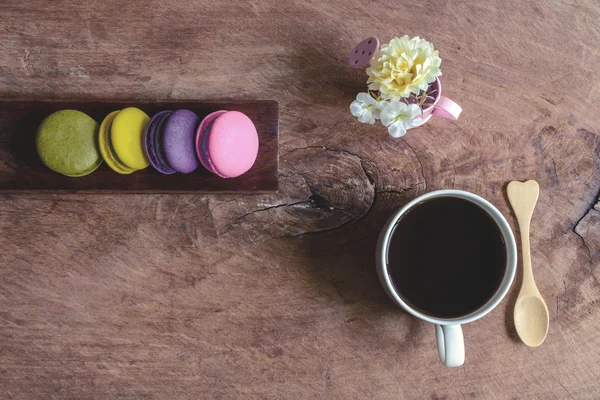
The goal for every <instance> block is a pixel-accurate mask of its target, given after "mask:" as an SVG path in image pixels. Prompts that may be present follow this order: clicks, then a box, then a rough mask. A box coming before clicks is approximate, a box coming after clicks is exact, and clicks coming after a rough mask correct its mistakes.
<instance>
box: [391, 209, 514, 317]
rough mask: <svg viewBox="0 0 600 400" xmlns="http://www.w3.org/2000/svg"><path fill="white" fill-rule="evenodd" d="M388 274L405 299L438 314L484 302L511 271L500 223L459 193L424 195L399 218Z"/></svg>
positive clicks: (459, 313)
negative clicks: (448, 195) (419, 201)
mask: <svg viewBox="0 0 600 400" xmlns="http://www.w3.org/2000/svg"><path fill="white" fill-rule="evenodd" d="M388 251H389V253H388V273H389V275H390V278H391V280H392V282H393V284H394V287H395V288H396V291H397V292H398V294H399V295H400V297H402V299H403V300H404V301H405V302H406V303H408V304H409V305H410V306H411V307H413V308H415V309H416V310H418V311H420V312H422V313H424V314H427V315H430V316H432V317H437V318H456V317H461V316H464V315H467V314H470V313H471V312H473V311H476V310H477V309H479V308H480V307H482V306H483V305H484V304H485V303H486V302H487V301H488V300H490V298H491V297H492V296H493V295H494V293H495V292H496V291H497V290H498V288H499V286H500V283H501V282H502V279H503V277H504V273H505V270H506V247H505V244H504V238H503V236H502V233H501V231H500V228H499V227H498V225H497V224H496V222H495V221H494V220H493V219H492V217H491V216H490V215H489V214H488V213H487V211H485V210H484V209H483V208H481V207H480V206H478V205H476V204H474V203H471V202H470V201H467V200H464V199H461V198H458V197H436V198H432V199H429V200H425V201H424V202H423V203H420V204H418V205H416V206H414V207H413V208H411V209H410V210H408V212H406V213H405V214H404V215H403V216H402V217H401V218H400V220H399V221H398V222H397V223H396V226H395V227H394V230H393V232H392V235H391V238H390V242H389V250H388Z"/></svg>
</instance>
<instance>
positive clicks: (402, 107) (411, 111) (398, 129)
mask: <svg viewBox="0 0 600 400" xmlns="http://www.w3.org/2000/svg"><path fill="white" fill-rule="evenodd" d="M420 115H421V107H419V106H418V105H416V104H406V103H404V102H402V101H400V100H391V101H390V102H389V104H388V105H387V106H386V107H385V108H384V109H383V110H382V111H381V123H382V124H383V125H385V126H387V128H388V132H389V133H390V135H392V137H395V138H397V137H400V136H404V134H405V133H406V130H407V129H410V128H414V127H415V126H417V125H418V124H419V122H421V121H420V117H419V116H420Z"/></svg>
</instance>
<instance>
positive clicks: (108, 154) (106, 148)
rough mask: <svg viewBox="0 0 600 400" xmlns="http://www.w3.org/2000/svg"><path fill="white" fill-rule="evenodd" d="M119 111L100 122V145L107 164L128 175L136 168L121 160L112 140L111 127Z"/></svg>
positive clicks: (114, 169)
mask: <svg viewBox="0 0 600 400" xmlns="http://www.w3.org/2000/svg"><path fill="white" fill-rule="evenodd" d="M119 112H120V110H118V111H113V112H111V113H110V114H108V115H107V116H106V117H105V118H104V120H102V123H101V124H100V131H99V132H98V145H99V147H100V153H101V154H102V158H104V161H106V164H107V165H108V166H109V167H110V169H112V170H113V171H115V172H117V173H119V174H123V175H127V174H131V173H132V172H134V171H135V170H134V169H132V168H129V167H128V166H126V165H125V164H123V163H122V162H121V160H119V158H118V157H117V154H116V153H115V150H114V149H113V148H112V144H111V142H110V128H111V126H112V123H113V121H114V119H115V117H116V116H117V114H118V113H119Z"/></svg>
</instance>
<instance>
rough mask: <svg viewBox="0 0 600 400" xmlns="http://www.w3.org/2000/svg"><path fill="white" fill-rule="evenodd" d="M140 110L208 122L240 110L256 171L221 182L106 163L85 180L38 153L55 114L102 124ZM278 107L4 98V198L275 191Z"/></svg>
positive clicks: (0, 139) (0, 163)
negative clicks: (255, 141) (252, 130)
mask: <svg viewBox="0 0 600 400" xmlns="http://www.w3.org/2000/svg"><path fill="white" fill-rule="evenodd" d="M125 107H138V108H140V109H142V111H144V112H145V113H147V114H148V115H150V116H152V115H154V114H156V113H157V112H159V111H162V110H177V109H187V110H191V111H193V112H195V113H196V114H197V115H198V116H199V117H200V118H204V117H205V116H206V115H208V114H210V113H211V112H214V111H218V110H228V111H232V110H234V111H241V112H243V113H245V114H246V115H247V116H248V117H249V118H250V119H251V120H252V121H253V122H254V125H255V126H256V130H257V132H258V138H259V142H260V148H259V151H258V156H257V158H256V162H255V163H254V165H253V166H252V168H251V169H250V170H249V171H248V172H246V173H245V174H243V175H242V176H240V177H237V178H232V179H223V178H220V177H219V176H217V175H215V174H212V173H210V172H208V171H207V170H206V169H205V168H198V169H197V170H196V171H194V172H193V173H189V174H175V175H163V174H160V173H159V172H157V171H156V170H155V169H154V168H152V167H150V168H146V169H144V170H142V171H136V173H135V174H129V175H120V174H117V173H115V172H114V171H113V170H111V169H110V168H109V167H108V166H107V165H106V164H103V165H101V166H100V168H99V169H98V170H96V171H94V173H92V174H89V175H87V176H85V177H80V178H71V177H66V176H63V175H61V174H58V173H56V172H53V171H51V170H50V169H49V168H47V167H46V166H45V165H44V164H43V163H42V162H41V160H40V158H39V156H38V155H37V153H36V148H35V135H36V131H37V127H38V126H39V125H40V124H41V122H42V121H43V120H44V118H46V117H47V116H48V115H50V114H51V113H53V112H55V111H59V110H66V109H74V110H78V111H81V112H84V113H85V114H87V115H89V116H91V117H92V118H94V119H95V120H96V121H97V122H98V123H99V124H100V123H101V122H102V120H103V119H104V118H105V117H106V116H107V115H108V114H109V113H111V112H113V111H115V110H120V109H123V108H125ZM278 126H279V120H278V104H277V102H275V101H269V100H262V101H260V100H259V101H246V102H243V101H241V102H240V101H237V102H223V101H221V102H219V101H186V100H177V101H172V100H171V101H168V100H137V101H135V100H125V101H123V100H91V101H90V100H81V99H74V100H60V99H51V100H42V101H37V100H31V99H23V100H21V99H0V193H31V192H34V193H35V192H37V193H38V194H39V193H42V192H43V193H48V194H53V193H62V194H65V193H100V194H102V193H104V194H111V193H116V194H120V193H127V194H131V193H170V194H177V193H192V194H201V193H213V194H214V193H217V194H223V193H251V194H252V193H254V194H256V193H267V192H276V191H277V187H278V165H279V153H278V152H279V144H278V139H279V131H278Z"/></svg>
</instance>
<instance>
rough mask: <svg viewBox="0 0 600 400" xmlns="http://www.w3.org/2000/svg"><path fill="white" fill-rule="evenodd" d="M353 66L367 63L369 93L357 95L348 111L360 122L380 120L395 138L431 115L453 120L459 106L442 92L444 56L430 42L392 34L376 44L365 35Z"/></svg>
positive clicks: (350, 60) (425, 120) (456, 115)
mask: <svg viewBox="0 0 600 400" xmlns="http://www.w3.org/2000/svg"><path fill="white" fill-rule="evenodd" d="M348 62H349V65H350V66H351V67H352V68H361V67H364V66H367V70H366V72H367V75H368V77H369V78H368V79H367V86H368V90H367V92H362V93H359V94H358V95H357V96H356V100H354V101H353V102H352V104H351V105H350V112H351V113H352V115H353V116H355V117H357V118H358V120H359V121H360V122H362V123H367V124H374V123H375V121H377V120H380V121H381V123H382V124H383V125H384V126H386V127H387V128H388V132H389V133H390V135H392V136H393V137H400V136H404V135H405V134H406V130H407V129H410V128H414V127H417V126H420V125H423V124H424V123H425V122H427V121H428V120H429V118H431V116H432V115H438V116H441V117H444V118H448V119H457V118H458V116H459V115H460V113H461V111H462V109H461V108H460V106H459V105H458V104H456V103H455V102H454V101H452V100H450V99H448V98H446V97H442V96H441V90H442V87H441V84H440V80H439V78H438V77H439V76H441V75H442V71H441V70H440V64H441V63H442V59H441V58H440V57H439V52H438V51H437V50H435V49H434V48H433V44H431V43H429V42H428V41H426V40H424V39H421V38H419V37H414V38H412V39H411V38H409V37H408V36H406V35H405V36H403V37H401V38H394V39H392V40H390V42H389V43H388V44H384V45H382V46H381V48H379V41H378V40H377V39H375V38H369V39H365V40H363V41H362V42H361V43H359V44H358V45H357V46H356V47H355V48H354V49H353V50H352V53H351V54H350V58H349V61H348Z"/></svg>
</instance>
